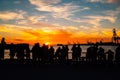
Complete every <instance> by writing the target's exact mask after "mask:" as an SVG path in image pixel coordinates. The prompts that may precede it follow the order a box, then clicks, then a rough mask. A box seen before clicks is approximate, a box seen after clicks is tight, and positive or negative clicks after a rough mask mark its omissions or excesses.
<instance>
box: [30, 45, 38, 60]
mask: <svg viewBox="0 0 120 80" xmlns="http://www.w3.org/2000/svg"><path fill="white" fill-rule="evenodd" d="M31 52H32V59H33V61H37V60H38V56H39V54H40V45H39V43H36V44H34V46H33V48H32V50H31Z"/></svg>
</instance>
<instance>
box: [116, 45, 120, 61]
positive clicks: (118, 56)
mask: <svg viewBox="0 0 120 80" xmlns="http://www.w3.org/2000/svg"><path fill="white" fill-rule="evenodd" d="M115 60H116V63H120V45H119V46H118V47H117V48H116V50H115Z"/></svg>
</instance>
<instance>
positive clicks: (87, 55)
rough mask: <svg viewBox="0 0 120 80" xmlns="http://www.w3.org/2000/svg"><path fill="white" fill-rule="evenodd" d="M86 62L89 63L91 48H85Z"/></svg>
mask: <svg viewBox="0 0 120 80" xmlns="http://www.w3.org/2000/svg"><path fill="white" fill-rule="evenodd" d="M86 61H88V62H90V61H91V47H88V48H87V53H86Z"/></svg>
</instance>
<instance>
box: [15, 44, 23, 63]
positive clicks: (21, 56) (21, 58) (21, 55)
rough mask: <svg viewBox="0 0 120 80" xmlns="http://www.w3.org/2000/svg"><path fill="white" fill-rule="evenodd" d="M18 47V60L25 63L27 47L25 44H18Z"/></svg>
mask: <svg viewBox="0 0 120 80" xmlns="http://www.w3.org/2000/svg"><path fill="white" fill-rule="evenodd" d="M16 47H17V59H18V60H20V61H23V60H24V56H25V53H24V50H25V47H24V45H23V44H17V46H16Z"/></svg>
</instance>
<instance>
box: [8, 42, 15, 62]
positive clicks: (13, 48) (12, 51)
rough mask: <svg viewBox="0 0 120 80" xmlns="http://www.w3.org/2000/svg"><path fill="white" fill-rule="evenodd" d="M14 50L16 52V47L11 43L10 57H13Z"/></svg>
mask: <svg viewBox="0 0 120 80" xmlns="http://www.w3.org/2000/svg"><path fill="white" fill-rule="evenodd" d="M15 52H16V47H15V45H14V44H13V43H11V44H10V54H9V55H10V59H12V60H13V59H14V56H15Z"/></svg>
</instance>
